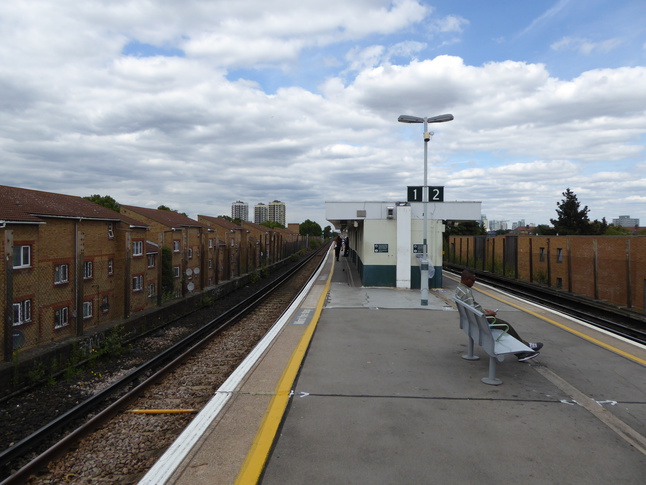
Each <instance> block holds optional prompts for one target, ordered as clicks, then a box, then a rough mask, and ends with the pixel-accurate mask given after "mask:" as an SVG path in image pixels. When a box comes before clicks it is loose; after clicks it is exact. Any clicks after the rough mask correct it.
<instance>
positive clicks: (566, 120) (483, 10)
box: [0, 0, 646, 226]
mask: <svg viewBox="0 0 646 485" xmlns="http://www.w3.org/2000/svg"><path fill="white" fill-rule="evenodd" d="M444 113H452V114H453V115H454V116H455V119H454V121H451V122H448V123H442V124H434V125H431V129H432V130H433V131H434V132H435V135H434V137H433V138H432V140H431V141H430V143H429V144H428V148H429V156H428V167H429V185H441V186H444V187H445V200H478V201H482V202H483V204H482V210H483V213H484V214H486V215H487V217H488V218H489V219H495V220H507V221H510V223H511V222H513V221H518V220H520V219H524V220H525V221H526V222H527V223H536V224H542V223H548V222H549V219H550V218H555V217H556V211H555V210H556V203H557V202H559V201H560V200H562V199H563V197H562V192H564V191H565V190H566V188H571V189H572V190H573V191H574V192H575V194H576V195H577V196H578V198H579V201H580V202H581V204H582V206H583V205H587V206H588V207H589V209H590V216H591V218H592V219H601V218H602V217H606V218H607V219H608V221H611V220H612V219H613V218H616V217H618V216H619V215H624V214H629V215H631V216H632V217H639V218H640V219H641V225H646V151H645V149H644V148H645V144H646V2H644V0H612V1H611V0H534V1H531V2H520V1H517V0H489V1H483V0H393V1H391V0H352V1H348V0H326V1H325V2H320V1H311V0H269V1H268V0H240V1H231V0H182V1H181V2H179V1H176V0H122V1H120V0H83V1H78V0H56V1H52V0H22V1H10V2H2V3H1V4H0V163H1V167H2V168H1V174H0V175H1V176H0V184H1V185H11V186H17V187H24V188H30V189H36V190H45V191H50V192H57V193H64V194H71V195H79V196H86V195H91V194H101V195H110V196H112V197H114V198H115V199H116V200H117V201H118V202H120V203H122V204H128V205H139V206H145V207H157V206H159V205H161V204H164V205H167V206H169V207H171V208H173V209H177V210H179V211H180V212H186V213H187V214H188V215H189V216H190V217H196V216H197V214H206V215H214V216H215V215H220V214H227V215H228V214H230V210H231V203H232V202H234V201H236V200H243V201H245V202H247V203H249V206H250V208H252V207H253V206H254V205H255V204H257V203H259V202H264V203H267V202H270V201H272V200H275V199H277V200H281V201H283V202H285V203H286V204H287V220H288V222H302V221H303V220H305V219H311V220H314V221H316V222H318V223H319V224H321V226H325V225H328V224H329V223H328V222H327V221H326V220H325V204H324V203H325V201H366V200H368V201H379V200H386V201H398V200H405V199H406V187H407V186H409V185H422V184H423V175H424V159H423V153H424V142H423V137H422V132H423V126H422V125H415V124H403V123H398V122H397V118H398V116H399V115H400V114H409V115H414V116H419V117H427V116H435V115H439V114H444Z"/></svg>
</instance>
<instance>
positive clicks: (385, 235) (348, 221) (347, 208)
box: [325, 197, 482, 289]
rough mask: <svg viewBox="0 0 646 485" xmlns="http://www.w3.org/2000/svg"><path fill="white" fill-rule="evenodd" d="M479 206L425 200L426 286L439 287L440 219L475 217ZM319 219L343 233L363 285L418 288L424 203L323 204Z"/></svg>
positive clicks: (440, 276) (442, 226)
mask: <svg viewBox="0 0 646 485" xmlns="http://www.w3.org/2000/svg"><path fill="white" fill-rule="evenodd" d="M409 198H410V197H409ZM481 204H482V203H481V202H460V201H455V202H427V205H428V216H427V238H428V259H429V284H428V287H429V288H441V287H442V241H443V233H444V228H445V225H444V221H447V220H451V221H479V220H480V214H481ZM325 218H326V219H327V220H328V221H329V222H330V223H331V224H332V225H334V227H335V228H336V230H337V231H340V232H341V237H348V239H349V254H348V257H350V258H351V261H352V263H353V264H355V265H356V267H357V270H358V271H359V275H360V276H361V282H362V285H363V286H379V287H395V288H407V289H415V288H420V287H421V284H420V275H421V271H420V262H421V259H422V258H423V253H424V252H423V242H424V202H326V203H325ZM433 270H434V271H433ZM431 274H432V276H431Z"/></svg>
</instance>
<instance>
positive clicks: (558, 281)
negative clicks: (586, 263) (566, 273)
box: [556, 278, 563, 288]
mask: <svg viewBox="0 0 646 485" xmlns="http://www.w3.org/2000/svg"><path fill="white" fill-rule="evenodd" d="M556 287H557V288H563V278H556Z"/></svg>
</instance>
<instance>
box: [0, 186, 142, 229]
mask: <svg viewBox="0 0 646 485" xmlns="http://www.w3.org/2000/svg"><path fill="white" fill-rule="evenodd" d="M49 217H56V218H66V219H78V218H81V219H93V220H102V221H115V222H118V221H124V222H126V223H129V224H131V225H138V226H140V225H141V223H140V222H137V221H134V220H133V219H130V218H126V217H124V216H122V215H121V214H119V213H118V212H115V211H113V210H110V209H108V208H106V207H103V206H101V205H99V204H95V203H94V202H92V201H89V200H86V199H84V198H82V197H76V196H73V195H64V194H54V193H52V192H41V191H39V190H30V189H22V188H18V187H8V186H6V185H0V221H7V222H22V223H25V222H27V223H34V224H37V223H42V222H44V218H49Z"/></svg>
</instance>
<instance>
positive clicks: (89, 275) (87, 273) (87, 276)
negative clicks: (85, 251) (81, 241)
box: [83, 261, 94, 280]
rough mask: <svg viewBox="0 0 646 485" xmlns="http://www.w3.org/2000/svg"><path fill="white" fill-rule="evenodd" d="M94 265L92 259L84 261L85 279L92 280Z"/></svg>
mask: <svg viewBox="0 0 646 485" xmlns="http://www.w3.org/2000/svg"><path fill="white" fill-rule="evenodd" d="M93 266H94V265H93V264H92V261H84V262H83V279H84V280H91V279H92V278H93V271H92V267H93Z"/></svg>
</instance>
